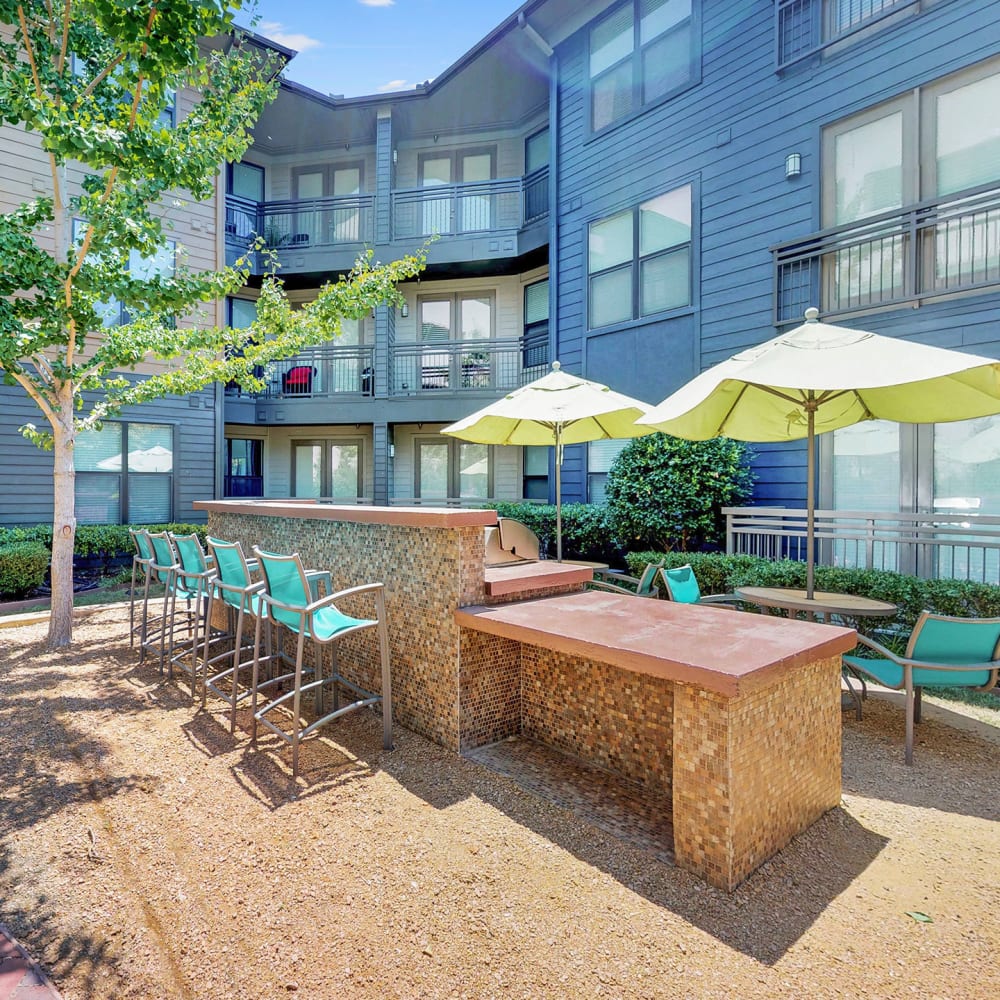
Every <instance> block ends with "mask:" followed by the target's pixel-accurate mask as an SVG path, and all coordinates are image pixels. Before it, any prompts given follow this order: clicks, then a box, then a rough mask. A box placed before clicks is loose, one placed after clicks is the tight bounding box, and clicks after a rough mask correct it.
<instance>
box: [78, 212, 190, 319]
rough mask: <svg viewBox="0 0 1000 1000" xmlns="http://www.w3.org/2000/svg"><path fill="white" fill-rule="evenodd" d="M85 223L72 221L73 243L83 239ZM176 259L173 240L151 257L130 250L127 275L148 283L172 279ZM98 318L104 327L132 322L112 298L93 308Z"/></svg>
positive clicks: (175, 248) (118, 303) (80, 220)
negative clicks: (155, 280)
mask: <svg viewBox="0 0 1000 1000" xmlns="http://www.w3.org/2000/svg"><path fill="white" fill-rule="evenodd" d="M86 227H87V223H86V222H85V221H84V220H83V219H74V220H73V242H74V243H77V242H79V241H80V240H82V239H83V235H84V232H85V231H86ZM176 257H177V244H176V243H175V242H174V241H173V240H165V241H164V245H163V247H162V248H161V249H160V250H159V251H158V252H157V253H156V254H154V255H153V256H152V257H143V256H142V254H140V253H139V251H138V250H130V251H129V255H128V273H129V275H131V276H132V277H133V278H136V279H137V280H139V281H149V280H150V279H151V278H157V277H163V278H172V277H173V274H174V266H175V261H176ZM95 309H96V311H97V314H98V316H99V317H100V319H101V322H102V324H103V325H104V326H124V325H125V324H126V323H131V322H132V316H131V315H130V314H129V312H128V310H127V309H126V308H125V306H124V304H123V303H121V302H119V301H118V299H116V298H115V297H114V296H111V297H110V298H108V300H107V301H105V302H101V303H99V304H97V305H96V306H95Z"/></svg>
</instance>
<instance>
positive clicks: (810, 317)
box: [806, 306, 819, 323]
mask: <svg viewBox="0 0 1000 1000" xmlns="http://www.w3.org/2000/svg"><path fill="white" fill-rule="evenodd" d="M818 321H819V310H818V309H817V308H816V307H815V306H810V307H809V308H808V309H807V310H806V322H807V323H816V322H818Z"/></svg>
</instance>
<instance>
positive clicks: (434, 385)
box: [417, 292, 493, 389]
mask: <svg viewBox="0 0 1000 1000" xmlns="http://www.w3.org/2000/svg"><path fill="white" fill-rule="evenodd" d="M417 308H418V319H417V323H418V326H417V329H418V331H419V336H420V340H421V342H422V343H425V344H445V343H448V342H455V341H487V340H490V339H491V338H492V337H493V293H492V292H479V293H476V294H468V295H463V294H457V295H435V296H423V297H420V298H418V299H417ZM484 347H485V345H484ZM492 358H493V353H492V352H491V351H490V350H489V349H483V350H477V349H475V347H473V346H472V345H471V344H470V345H469V347H468V348H465V347H460V348H458V349H451V350H439V351H434V350H425V351H424V352H423V353H422V355H421V358H420V364H421V386H422V388H424V389H447V388H462V389H474V388H488V387H489V386H490V385H492V384H493V369H492Z"/></svg>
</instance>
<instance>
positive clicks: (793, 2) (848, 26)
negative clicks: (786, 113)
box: [774, 0, 920, 70]
mask: <svg viewBox="0 0 1000 1000" xmlns="http://www.w3.org/2000/svg"><path fill="white" fill-rule="evenodd" d="M919 3H920V0H778V4H777V6H776V8H775V12H774V19H775V21H774V23H775V64H776V67H777V69H778V70H783V69H787V68H788V67H789V66H791V65H793V64H794V63H797V62H799V61H800V60H802V59H806V58H808V57H809V56H811V55H814V54H816V53H817V52H821V51H823V49H826V48H828V47H829V46H831V45H836V44H837V43H838V42H842V41H844V39H846V38H849V37H850V36H851V35H853V34H855V33H856V32H859V31H864V30H865V29H867V28H869V27H871V26H872V25H873V24H877V23H878V22H879V21H883V20H885V19H886V18H887V17H891V16H892V15H894V14H898V13H899V12H900V11H902V10H906V9H907V8H916V7H917V6H918V4H919Z"/></svg>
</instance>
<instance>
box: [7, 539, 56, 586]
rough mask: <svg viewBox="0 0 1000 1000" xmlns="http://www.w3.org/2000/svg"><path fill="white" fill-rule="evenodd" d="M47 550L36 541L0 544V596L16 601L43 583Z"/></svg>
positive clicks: (47, 563) (47, 556) (47, 557)
mask: <svg viewBox="0 0 1000 1000" xmlns="http://www.w3.org/2000/svg"><path fill="white" fill-rule="evenodd" d="M48 568H49V550H48V549H47V548H46V547H45V546H44V545H43V544H42V543H41V542H37V541H17V542H8V543H6V544H0V595H3V596H4V597H6V598H11V599H14V600H17V599H18V598H20V597H24V596H25V595H26V594H30V593H31V591H33V590H36V589H37V588H38V587H40V586H41V585H42V583H43V582H44V581H45V573H46V571H47V570H48Z"/></svg>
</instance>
